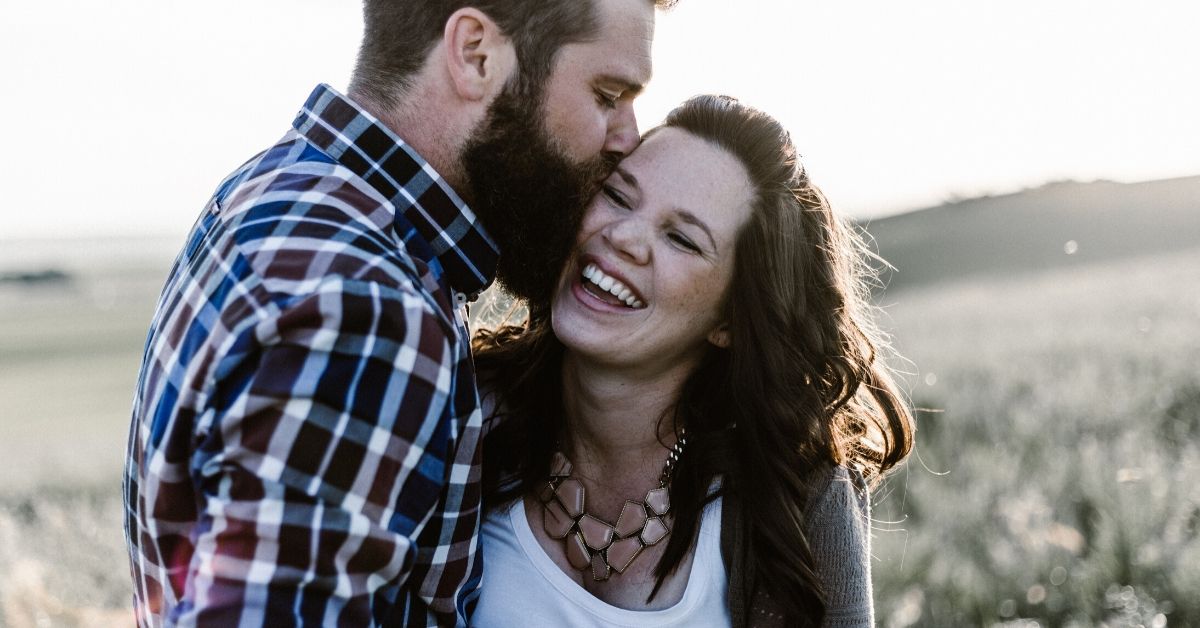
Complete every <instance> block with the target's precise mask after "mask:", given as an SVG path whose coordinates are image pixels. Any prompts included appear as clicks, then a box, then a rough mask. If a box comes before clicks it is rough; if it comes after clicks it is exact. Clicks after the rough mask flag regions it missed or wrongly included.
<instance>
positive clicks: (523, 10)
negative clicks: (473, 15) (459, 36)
mask: <svg viewBox="0 0 1200 628" xmlns="http://www.w3.org/2000/svg"><path fill="white" fill-rule="evenodd" d="M647 1H650V0H647ZM653 1H654V4H655V5H656V6H657V7H658V8H661V9H666V8H669V7H671V6H673V5H674V4H675V3H676V2H677V0H653ZM596 2H597V0H365V1H364V2H363V23H364V29H363V41H362V47H361V48H360V49H359V53H358V62H357V65H356V67H355V69H354V79H353V84H352V85H351V92H353V93H357V94H361V95H364V96H366V97H367V98H368V99H370V100H372V101H374V102H377V103H379V104H381V105H385V106H394V105H396V104H397V103H396V102H395V99H396V96H397V94H399V93H401V92H403V90H404V89H405V88H407V87H408V86H409V85H410V83H411V80H412V77H413V76H415V75H416V73H417V72H418V71H420V69H421V66H422V65H423V64H424V63H425V58H426V57H427V56H428V54H429V51H430V50H431V49H432V48H433V47H434V45H435V44H436V43H437V42H438V40H439V39H440V38H441V36H442V32H443V30H444V29H445V26H446V20H448V19H450V16H451V15H452V14H453V13H454V12H455V11H457V10H459V9H462V8H464V7H474V8H476V9H479V10H480V11H483V12H484V13H486V14H487V15H488V16H489V17H491V18H492V20H494V21H495V22H496V24H497V25H498V26H499V27H500V29H501V30H502V31H503V32H504V34H505V35H506V36H508V37H509V38H510V39H512V42H513V47H514V48H515V49H516V54H517V63H518V65H519V72H518V74H517V77H516V80H517V84H516V86H515V87H516V88H517V93H520V94H527V95H532V94H536V93H537V92H538V91H539V90H540V88H541V86H542V85H543V84H544V83H545V80H546V79H547V78H548V77H549V76H550V72H551V70H552V69H553V67H554V59H555V55H556V54H557V53H558V51H559V50H560V49H561V48H562V47H563V46H565V45H567V44H571V43H576V42H580V41H584V40H587V39H589V38H591V37H594V36H595V35H596V32H597V30H598V29H599V20H598V19H597V12H596Z"/></svg>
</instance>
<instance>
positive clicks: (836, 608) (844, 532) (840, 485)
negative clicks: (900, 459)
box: [805, 467, 875, 628]
mask: <svg viewBox="0 0 1200 628" xmlns="http://www.w3.org/2000/svg"><path fill="white" fill-rule="evenodd" d="M870 514H871V513H870V504H869V499H868V494H867V488H866V485H865V483H864V482H863V479H862V476H860V475H859V474H858V473H857V472H855V471H850V470H848V469H846V468H844V467H836V468H835V469H834V470H833V472H832V473H831V474H830V479H829V483H828V484H827V485H825V487H824V489H823V490H821V491H819V492H818V493H816V494H814V495H813V497H812V499H811V500H810V502H809V508H808V517H807V523H806V526H805V528H806V530H805V532H806V533H807V535H808V543H809V548H810V549H811V551H812V555H813V560H814V562H815V563H816V565H815V566H816V568H817V573H818V574H820V575H821V581H822V584H823V585H824V588H825V593H826V613H825V621H824V623H823V624H822V626H825V627H827V628H852V627H853V628H859V627H861V626H873V625H874V622H875V617H874V607H873V604H872V601H871V526H870V521H871V518H870Z"/></svg>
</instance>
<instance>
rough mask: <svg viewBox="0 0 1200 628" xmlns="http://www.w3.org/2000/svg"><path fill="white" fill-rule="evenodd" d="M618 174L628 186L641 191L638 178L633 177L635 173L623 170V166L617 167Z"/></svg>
mask: <svg viewBox="0 0 1200 628" xmlns="http://www.w3.org/2000/svg"><path fill="white" fill-rule="evenodd" d="M616 173H617V176H619V177H621V179H622V180H623V181H625V185H628V186H629V187H631V188H634V189H641V187H640V186H639V185H638V180H637V177H635V176H633V173H631V172H629V171H628V170H626V169H624V168H622V167H621V166H617V168H616Z"/></svg>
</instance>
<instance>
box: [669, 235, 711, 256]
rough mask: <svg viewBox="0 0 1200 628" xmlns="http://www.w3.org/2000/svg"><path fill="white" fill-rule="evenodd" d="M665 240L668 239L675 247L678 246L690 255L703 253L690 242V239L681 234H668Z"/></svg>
mask: <svg viewBox="0 0 1200 628" xmlns="http://www.w3.org/2000/svg"><path fill="white" fill-rule="evenodd" d="M667 239H669V240H670V241H671V242H672V243H674V244H675V246H678V247H679V248H681V249H684V250H686V251H688V252H690V253H696V254H700V253H703V251H702V250H701V249H700V247H699V246H698V245H697V244H696V243H695V242H692V240H691V239H690V238H688V237H687V236H685V235H683V234H682V233H679V232H677V231H672V232H671V233H668V234H667Z"/></svg>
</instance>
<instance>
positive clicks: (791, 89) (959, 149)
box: [0, 0, 1200, 239]
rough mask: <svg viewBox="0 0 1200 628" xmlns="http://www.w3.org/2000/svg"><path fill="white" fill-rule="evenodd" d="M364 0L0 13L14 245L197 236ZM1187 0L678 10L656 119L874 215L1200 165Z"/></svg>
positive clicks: (342, 61) (944, 1)
mask: <svg viewBox="0 0 1200 628" xmlns="http://www.w3.org/2000/svg"><path fill="white" fill-rule="evenodd" d="M359 11H360V9H359V3H358V2H352V1H351V0H340V1H337V2H335V1H333V0H209V1H207V2H194V1H190V2H184V1H182V0H109V1H106V2H83V1H78V0H77V1H74V2H69V1H67V0H36V1H33V0H26V1H24V2H18V1H16V0H14V1H13V2H5V3H4V5H3V7H2V8H0V70H2V76H3V77H4V81H5V82H6V85H7V86H6V88H5V90H4V91H5V97H4V98H0V119H3V121H4V123H5V132H4V135H3V137H4V139H5V140H6V143H7V147H6V148H7V150H5V151H4V153H3V155H2V156H0V173H3V180H4V183H5V185H4V189H5V194H6V197H7V198H5V199H4V203H3V207H2V208H0V239H9V238H18V237H30V236H33V237H60V236H88V235H118V234H137V235H157V234H164V235H178V236H180V237H181V236H182V234H183V233H185V232H186V230H187V229H188V227H190V225H191V223H192V221H193V219H194V218H195V216H196V215H197V213H198V212H199V211H200V209H201V207H202V206H203V204H204V202H205V201H206V200H207V198H208V196H209V195H210V193H211V192H212V190H213V189H214V187H215V186H216V184H217V183H218V182H219V181H220V180H221V179H222V178H223V177H224V176H225V174H227V173H228V172H229V171H231V170H233V169H234V168H235V167H237V166H238V165H239V164H240V163H241V162H242V161H244V160H245V159H247V158H249V157H250V156H252V155H253V154H254V153H256V152H258V151H259V150H261V149H263V148H265V147H267V146H268V145H270V144H271V143H272V142H274V140H276V139H277V138H278V137H279V136H281V135H282V134H283V133H284V131H286V130H287V128H288V125H289V124H290V122H291V119H292V116H293V115H294V113H295V111H296V109H297V108H298V107H299V106H300V105H301V104H302V103H303V101H304V98H305V97H306V96H307V94H308V92H309V91H310V90H311V88H312V87H313V86H314V85H315V84H316V83H318V82H322V81H324V82H328V83H331V84H332V85H334V86H335V87H338V88H339V89H341V88H344V87H345V85H346V83H347V81H348V78H349V72H350V68H351V65H352V62H353V58H354V54H355V51H356V49H357V44H358V38H359V34H360V29H361V18H360V14H359ZM1197 23H1200V3H1197V2H1194V1H1192V0H1177V1H1154V0H1147V1H1146V2H1137V3H1135V2H1130V1H1129V0H1008V1H1006V2H981V1H978V0H974V1H973V0H920V1H910V2H897V1H895V0H879V1H876V0H854V1H841V2H837V1H832V2H831V1H825V0H821V1H818V0H745V1H743V2H728V1H727V0H681V1H680V3H679V6H678V7H677V8H676V9H675V10H674V11H672V12H670V13H666V14H660V16H659V21H658V36H657V41H656V44H655V64H656V68H655V79H654V82H653V83H652V84H651V87H650V90H649V91H648V92H647V94H646V95H645V96H643V97H642V99H641V101H640V102H639V105H638V111H639V114H640V116H641V120H642V125H643V127H644V128H645V127H648V126H650V125H652V124H653V123H655V122H657V121H658V120H660V119H661V118H662V117H663V115H664V114H665V113H666V112H667V111H668V110H669V109H670V108H671V107H672V106H673V105H675V104H677V103H678V102H680V101H682V100H683V99H684V98H686V97H688V96H690V95H693V94H696V93H701V92H723V93H727V94H732V95H735V96H738V97H740V98H742V99H743V100H745V101H747V102H749V103H751V104H753V105H755V106H758V107H760V108H762V109H764V110H766V111H768V112H770V113H772V114H774V115H776V116H777V117H779V118H780V119H781V120H783V121H784V123H785V124H786V125H787V126H788V127H789V128H790V129H791V130H792V134H793V137H794V138H795V139H796V141H797V143H798V145H799V146H800V150H801V152H802V154H803V155H804V158H805V163H806V164H807V166H808V168H809V170H810V172H811V173H812V176H813V178H814V180H815V181H816V182H817V183H818V184H819V185H821V186H822V187H823V188H824V189H825V191H826V192H827V193H828V195H829V196H830V198H831V199H832V200H833V202H834V204H835V206H836V207H839V208H841V209H842V210H844V211H846V212H848V213H849V214H851V215H853V216H856V217H869V216H876V215H881V214H886V213H892V212H897V211H903V210H907V209H914V208H917V207H921V206H926V205H932V204H936V203H938V202H940V201H942V200H944V199H946V198H947V197H950V196H954V195H959V196H964V195H974V194H978V193H983V192H1006V191H1012V190H1016V189H1019V188H1022V187H1027V186H1033V185H1038V184H1040V183H1042V182H1044V181H1046V180H1052V179H1063V178H1075V179H1083V180H1090V179H1096V178H1109V179H1116V180H1120V181H1135V180H1143V179H1155V178H1166V177H1172V176H1182V175H1192V174H1200V80H1198V70H1197V64H1198V63H1200V37H1196V35H1195V25H1196V24H1197Z"/></svg>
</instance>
